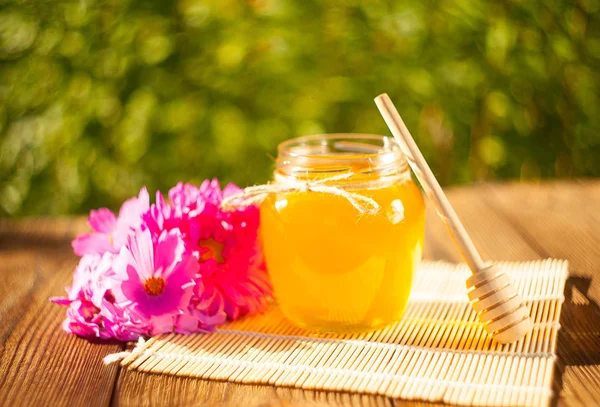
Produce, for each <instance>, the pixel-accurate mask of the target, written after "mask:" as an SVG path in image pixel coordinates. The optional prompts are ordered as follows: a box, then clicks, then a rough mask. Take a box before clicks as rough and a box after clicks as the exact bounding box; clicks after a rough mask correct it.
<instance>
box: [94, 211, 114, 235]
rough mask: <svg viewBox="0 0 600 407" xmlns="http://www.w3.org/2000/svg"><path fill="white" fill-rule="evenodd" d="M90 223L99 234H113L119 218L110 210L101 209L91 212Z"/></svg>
mask: <svg viewBox="0 0 600 407" xmlns="http://www.w3.org/2000/svg"><path fill="white" fill-rule="evenodd" d="M88 223H89V224H90V226H91V227H92V229H94V230H95V231H96V232H98V233H105V234H111V233H112V232H113V230H114V228H115V224H116V223H117V217H116V216H115V214H114V213H112V211H111V210H110V209H107V208H100V209H98V210H95V211H94V210H92V211H90V216H89V218H88Z"/></svg>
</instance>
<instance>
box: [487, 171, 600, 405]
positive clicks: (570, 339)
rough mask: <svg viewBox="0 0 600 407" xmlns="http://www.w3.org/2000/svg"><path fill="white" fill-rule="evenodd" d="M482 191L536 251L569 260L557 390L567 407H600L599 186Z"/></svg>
mask: <svg viewBox="0 0 600 407" xmlns="http://www.w3.org/2000/svg"><path fill="white" fill-rule="evenodd" d="M481 192H483V193H481V195H482V196H484V197H485V198H486V200H487V201H488V203H489V204H490V205H492V206H493V207H495V208H496V209H497V211H498V212H499V213H501V214H503V216H504V217H505V218H506V219H507V221H508V222H509V223H510V224H512V225H513V226H514V227H515V229H517V230H518V231H519V233H520V234H521V236H523V237H524V238H525V239H526V240H527V242H528V243H529V244H530V245H531V246H532V247H535V248H537V250H538V251H540V252H543V253H544V255H545V256H552V257H558V258H564V259H567V260H569V262H570V272H571V277H570V278H569V279H568V280H567V286H566V292H565V295H566V301H565V304H564V305H563V308H562V313H561V320H560V322H561V325H562V329H561V331H560V334H559V338H558V346H557V355H558V361H559V371H558V372H557V373H558V374H557V375H556V386H557V387H558V389H559V390H560V403H561V404H563V405H567V406H570V405H572V406H578V405H586V406H587V405H600V386H599V383H600V308H599V307H598V301H599V300H600V269H599V267H598V266H599V261H600V232H599V231H600V216H599V215H600V214H599V213H598V209H599V208H600V182H585V183H582V182H580V183H571V182H569V183H567V182H554V183H547V184H540V185H521V184H509V185H498V186H488V187H486V188H485V189H484V190H483V191H481Z"/></svg>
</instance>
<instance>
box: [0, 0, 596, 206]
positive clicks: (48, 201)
mask: <svg viewBox="0 0 600 407" xmlns="http://www.w3.org/2000/svg"><path fill="white" fill-rule="evenodd" d="M599 9H600V3H599V1H598V0H582V1H577V2H567V1H553V0H550V1H543V0H536V1H533V0H531V1H527V0H523V1H514V0H513V1H474V0H448V1H422V0H407V1H397V0H389V1H382V0H370V1H357V0H354V1H352V0H346V1H330V2H324V1H316V0H246V1H236V0H211V1H204V0H173V1H171V0H146V1H142V0H139V1H132V0H102V1H91V0H81V1H79V0H78V1H57V0H52V1H44V0H36V1H2V2H1V5H0V215H2V216H15V215H43V214H46V215H53V214H67V213H83V212H85V211H87V210H89V209H91V208H94V207H99V206H108V207H111V208H115V207H118V206H119V204H120V203H121V202H122V201H123V200H124V199H126V198H127V197H129V196H131V195H134V194H136V193H137V191H138V190H139V188H140V187H141V186H142V185H147V186H148V188H149V189H150V190H151V191H153V190H155V189H162V190H166V189H168V188H169V187H170V186H172V185H174V184H175V183H176V182H177V181H180V180H184V181H191V182H200V181H201V180H203V179H204V178H210V177H219V178H220V179H221V180H223V181H233V182H236V183H238V184H240V185H248V184H254V183H259V182H264V181H266V180H268V179H269V178H270V173H271V171H272V162H273V157H274V156H275V155H276V146H277V144H278V143H279V142H281V141H282V140H285V139H287V138H290V137H296V136H300V135H306V134H314V133H322V132H366V133H379V134H388V131H387V129H386V127H385V124H384V122H383V120H382V119H381V117H380V116H379V114H378V112H377V109H376V107H375V105H374V103H373V98H374V97H375V96H376V95H378V94H379V93H382V92H387V93H389V94H390V96H391V97H392V99H393V100H394V101H395V102H396V104H397V106H398V108H399V110H400V112H401V113H402V115H403V117H404V118H405V121H406V122H407V125H408V126H409V128H411V129H412V132H413V135H414V136H415V137H416V138H417V142H418V143H419V145H420V146H421V148H422V149H423V151H424V153H425V155H426V158H427V159H428V160H429V161H430V163H431V165H432V167H433V168H434V171H435V172H436V174H437V175H438V177H439V179H440V181H441V182H442V183H443V184H445V185H448V184H463V183H469V182H476V181H480V180H494V179H524V180H531V179H533V180H537V179H541V178H554V177H561V178H567V177H585V176H598V175H600V116H599V115H598V114H597V113H598V112H599V108H600V101H599V89H600V84H599V79H600V77H599V72H600V69H599V68H600V12H599Z"/></svg>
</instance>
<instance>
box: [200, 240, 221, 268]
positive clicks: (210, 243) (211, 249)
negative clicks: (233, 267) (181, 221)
mask: <svg viewBox="0 0 600 407" xmlns="http://www.w3.org/2000/svg"><path fill="white" fill-rule="evenodd" d="M198 244H199V245H200V247H202V248H204V249H207V251H205V252H204V253H202V256H200V261H206V260H209V259H215V261H216V262H217V263H224V262H225V259H223V246H225V245H224V244H223V243H221V242H217V241H216V240H215V239H204V240H200V241H199V242H198Z"/></svg>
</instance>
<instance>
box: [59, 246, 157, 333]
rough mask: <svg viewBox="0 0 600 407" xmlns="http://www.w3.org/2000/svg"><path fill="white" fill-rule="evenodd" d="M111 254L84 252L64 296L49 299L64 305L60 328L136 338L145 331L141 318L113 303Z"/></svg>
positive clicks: (113, 280) (112, 257) (77, 331)
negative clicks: (64, 316)
mask: <svg viewBox="0 0 600 407" xmlns="http://www.w3.org/2000/svg"><path fill="white" fill-rule="evenodd" d="M114 257H115V256H114V255H113V254H112V253H110V252H106V253H104V254H103V255H102V256H100V255H98V254H88V255H85V256H83V257H82V258H81V260H80V261H79V264H78V265H77V268H76V269H75V274H74V275H73V285H72V286H71V287H67V288H66V291H67V294H68V296H67V297H52V298H50V301H52V302H54V303H56V304H60V305H65V306H68V307H69V308H68V310H67V318H66V320H65V321H64V323H63V328H64V330H65V331H67V332H69V333H73V334H76V335H79V336H83V337H95V338H101V339H109V338H116V339H120V340H132V339H137V338H138V337H139V336H140V335H141V334H143V333H145V332H146V331H147V329H146V327H145V325H144V323H143V321H141V320H140V319H139V318H137V317H136V316H135V315H134V314H132V313H130V312H128V311H127V310H124V309H121V308H119V307H118V306H117V305H116V304H114V296H113V294H112V291H111V288H112V287H113V286H114V284H115V283H116V282H117V280H116V279H115V273H114V271H113V269H112V263H113V261H114Z"/></svg>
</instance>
